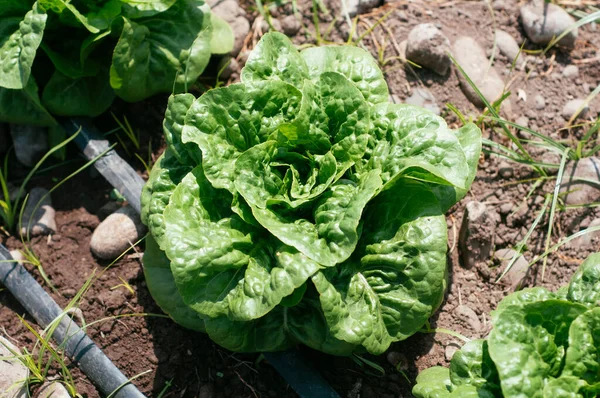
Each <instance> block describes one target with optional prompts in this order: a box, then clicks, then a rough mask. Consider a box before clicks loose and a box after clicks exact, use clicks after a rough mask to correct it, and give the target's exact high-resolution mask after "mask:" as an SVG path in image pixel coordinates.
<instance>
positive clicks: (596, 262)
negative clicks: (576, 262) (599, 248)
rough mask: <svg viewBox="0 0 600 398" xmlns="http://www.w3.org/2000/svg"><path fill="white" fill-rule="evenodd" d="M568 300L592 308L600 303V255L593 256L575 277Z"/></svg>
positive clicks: (584, 263)
mask: <svg viewBox="0 0 600 398" xmlns="http://www.w3.org/2000/svg"><path fill="white" fill-rule="evenodd" d="M567 299H568V300H570V301H575V302H578V303H581V304H587V305H591V306H596V305H598V304H599V303H600V253H596V254H591V255H590V256H589V257H588V258H587V259H586V260H585V261H584V262H583V264H581V266H580V267H579V269H578V270H577V272H576V273H575V275H573V277H572V278H571V283H569V290H568V292H567Z"/></svg>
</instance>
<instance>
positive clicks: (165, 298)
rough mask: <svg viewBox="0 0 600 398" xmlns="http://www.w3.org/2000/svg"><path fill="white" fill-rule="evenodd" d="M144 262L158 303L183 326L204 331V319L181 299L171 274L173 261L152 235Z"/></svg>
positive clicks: (152, 292) (151, 292)
mask: <svg viewBox="0 0 600 398" xmlns="http://www.w3.org/2000/svg"><path fill="white" fill-rule="evenodd" d="M142 263H143V264H144V276H145V277H146V284H147V285H148V290H149V291H150V294H152V297H153V298H154V300H155V301H156V304H158V306H159V307H160V308H161V309H162V310H163V311H164V312H165V313H166V314H167V315H169V316H170V317H171V319H173V320H174V321H175V322H176V323H178V324H180V325H181V326H183V327H185V328H188V329H192V330H196V331H199V332H204V331H205V326H204V319H203V318H202V317H201V316H200V314H199V313H198V312H196V311H194V310H192V309H191V308H190V307H188V306H187V305H186V304H185V303H184V302H183V300H182V299H181V296H180V295H179V292H178V291H177V286H175V280H174V279H173V274H171V262H170V261H169V259H168V258H167V256H166V255H165V253H164V252H163V251H162V250H160V248H159V247H158V244H157V243H156V241H155V240H154V238H153V237H152V235H149V236H148V237H146V250H145V251H144V258H143V260H142Z"/></svg>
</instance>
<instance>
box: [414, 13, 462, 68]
mask: <svg viewBox="0 0 600 398" xmlns="http://www.w3.org/2000/svg"><path fill="white" fill-rule="evenodd" d="M449 52H450V41H449V40H448V38H447V37H446V36H445V35H444V34H443V33H442V31H441V30H439V29H438V28H436V27H435V25H434V24H430V23H425V24H420V25H417V26H415V27H414V28H413V29H412V30H411V31H410V33H409V34H408V39H407V45H406V58H408V59H409V60H411V61H413V62H415V63H417V64H419V65H421V66H423V67H425V68H428V69H431V70H433V71H434V72H435V73H437V74H438V75H441V76H444V75H446V73H447V72H448V70H449V69H450V66H451V65H452V61H450V57H449V56H448V53H449Z"/></svg>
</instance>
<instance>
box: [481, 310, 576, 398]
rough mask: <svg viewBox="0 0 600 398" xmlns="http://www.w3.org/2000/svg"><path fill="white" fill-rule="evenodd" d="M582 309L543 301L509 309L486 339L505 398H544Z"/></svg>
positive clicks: (558, 371)
mask: <svg viewBox="0 0 600 398" xmlns="http://www.w3.org/2000/svg"><path fill="white" fill-rule="evenodd" d="M586 310H587V308H586V307H585V306H584V305H581V304H577V303H571V302H568V301H563V300H545V301H538V302H533V303H531V304H526V305H524V306H522V307H518V306H510V307H508V308H506V309H505V310H504V311H503V312H501V313H500V315H499V316H498V319H497V321H496V322H495V324H494V329H493V330H492V332H491V333H490V335H489V340H488V345H489V352H490V356H491V358H492V360H493V361H494V364H495V365H496V368H497V369H498V374H499V376H500V384H501V387H502V393H503V394H504V396H507V397H531V398H537V397H540V398H541V397H544V394H543V390H544V385H545V383H546V380H548V379H549V378H550V377H557V376H559V373H560V370H561V364H562V362H563V360H564V356H565V349H566V346H567V345H568V338H569V327H570V326H571V324H572V323H573V321H574V320H575V319H576V318H577V317H578V316H580V315H581V314H582V313H584V312H585V311H586Z"/></svg>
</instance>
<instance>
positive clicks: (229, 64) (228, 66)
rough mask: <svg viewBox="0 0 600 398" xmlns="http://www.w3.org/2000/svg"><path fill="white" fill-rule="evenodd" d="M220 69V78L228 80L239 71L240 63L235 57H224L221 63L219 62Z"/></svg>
mask: <svg viewBox="0 0 600 398" xmlns="http://www.w3.org/2000/svg"><path fill="white" fill-rule="evenodd" d="M219 70H220V71H221V76H220V78H221V79H222V80H227V79H229V78H230V77H231V75H232V74H233V73H236V72H239V70H240V64H239V63H238V61H237V60H236V59H235V58H229V57H223V60H222V61H221V64H219Z"/></svg>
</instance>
